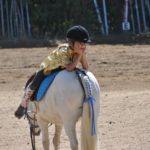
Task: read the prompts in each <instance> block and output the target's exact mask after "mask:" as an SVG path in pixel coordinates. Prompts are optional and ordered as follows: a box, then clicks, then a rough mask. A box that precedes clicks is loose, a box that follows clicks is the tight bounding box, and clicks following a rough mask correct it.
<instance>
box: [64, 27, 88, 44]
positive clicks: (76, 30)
mask: <svg viewBox="0 0 150 150" xmlns="http://www.w3.org/2000/svg"><path fill="white" fill-rule="evenodd" d="M66 37H67V38H68V39H71V40H74V41H79V42H84V43H88V42H90V39H89V32H88V31H87V29H85V28H84V27H83V26H81V25H76V26H73V27H71V28H69V29H68V31H67V35H66Z"/></svg>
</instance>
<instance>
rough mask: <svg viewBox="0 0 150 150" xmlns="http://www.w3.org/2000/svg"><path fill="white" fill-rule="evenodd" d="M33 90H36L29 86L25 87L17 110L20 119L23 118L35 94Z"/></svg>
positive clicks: (16, 113)
mask: <svg viewBox="0 0 150 150" xmlns="http://www.w3.org/2000/svg"><path fill="white" fill-rule="evenodd" d="M33 92H34V91H33V90H31V89H30V88H29V87H27V88H26V89H25V92H24V95H23V97H22V100H21V104H20V105H19V107H18V108H17V110H16V111H15V117H17V118H18V119H20V118H22V116H23V115H24V114H25V111H26V109H27V106H28V103H29V101H30V98H31V96H32V95H33Z"/></svg>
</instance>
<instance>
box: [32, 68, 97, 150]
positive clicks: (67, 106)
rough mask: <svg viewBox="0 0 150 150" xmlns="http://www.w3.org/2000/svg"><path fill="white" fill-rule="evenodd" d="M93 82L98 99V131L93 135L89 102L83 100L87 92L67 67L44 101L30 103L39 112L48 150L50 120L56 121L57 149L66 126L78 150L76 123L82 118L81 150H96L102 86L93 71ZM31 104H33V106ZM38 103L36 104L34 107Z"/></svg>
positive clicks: (75, 149)
mask: <svg viewBox="0 0 150 150" xmlns="http://www.w3.org/2000/svg"><path fill="white" fill-rule="evenodd" d="M87 75H88V76H89V80H90V82H91V86H92V91H93V93H92V94H93V97H94V98H95V102H94V115H95V128H96V134H95V135H92V133H91V128H92V121H91V118H92V115H91V107H90V105H89V103H88V102H83V97H84V92H83V89H82V86H81V84H80V82H79V79H78V77H77V75H76V73H75V71H73V72H68V71H66V70H63V71H61V72H60V73H59V74H58V75H57V76H56V78H55V80H54V81H53V83H52V85H51V86H50V88H49V89H48V91H47V93H46V94H45V96H44V98H43V99H42V101H40V102H35V101H33V102H30V104H31V105H32V107H30V109H34V111H36V117H37V122H38V124H39V126H40V128H41V131H42V143H43V148H44V150H49V135H48V125H49V123H52V124H55V136H54V138H53V145H54V149H55V150H58V148H59V144H60V135H61V131H62V127H63V126H64V129H65V132H66V134H67V136H68V138H69V141H70V146H71V150H78V141H77V136H76V129H75V127H76V122H77V121H78V119H79V118H80V117H81V124H82V125H81V149H82V150H96V149H97V148H96V145H97V144H96V143H97V134H98V130H97V121H98V114H99V107H100V105H99V100H100V88H99V84H98V82H97V80H96V78H95V77H94V75H93V74H92V73H91V72H87ZM31 105H30V106H31ZM33 106H34V107H33Z"/></svg>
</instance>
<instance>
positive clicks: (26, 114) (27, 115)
mask: <svg viewBox="0 0 150 150" xmlns="http://www.w3.org/2000/svg"><path fill="white" fill-rule="evenodd" d="M25 117H26V118H27V119H28V122H29V125H30V139H31V144H32V150H36V147H35V128H38V127H39V126H38V125H35V121H36V118H35V114H34V118H32V117H30V115H29V114H28V111H27V110H26V112H25ZM31 120H33V123H32V122H31Z"/></svg>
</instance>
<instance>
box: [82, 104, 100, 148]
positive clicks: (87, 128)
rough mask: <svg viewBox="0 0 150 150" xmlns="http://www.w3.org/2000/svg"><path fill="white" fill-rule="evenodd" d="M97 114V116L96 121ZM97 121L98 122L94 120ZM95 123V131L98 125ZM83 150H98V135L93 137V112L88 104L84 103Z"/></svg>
mask: <svg viewBox="0 0 150 150" xmlns="http://www.w3.org/2000/svg"><path fill="white" fill-rule="evenodd" d="M96 115H97V114H95V119H96V117H97V116H96ZM94 121H96V120H94ZM94 123H95V131H97V125H96V122H94ZM81 124H82V125H81V149H82V150H96V145H97V143H96V142H97V134H94V135H92V132H91V129H92V110H91V106H90V104H89V103H88V102H84V103H83V112H82V121H81Z"/></svg>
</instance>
